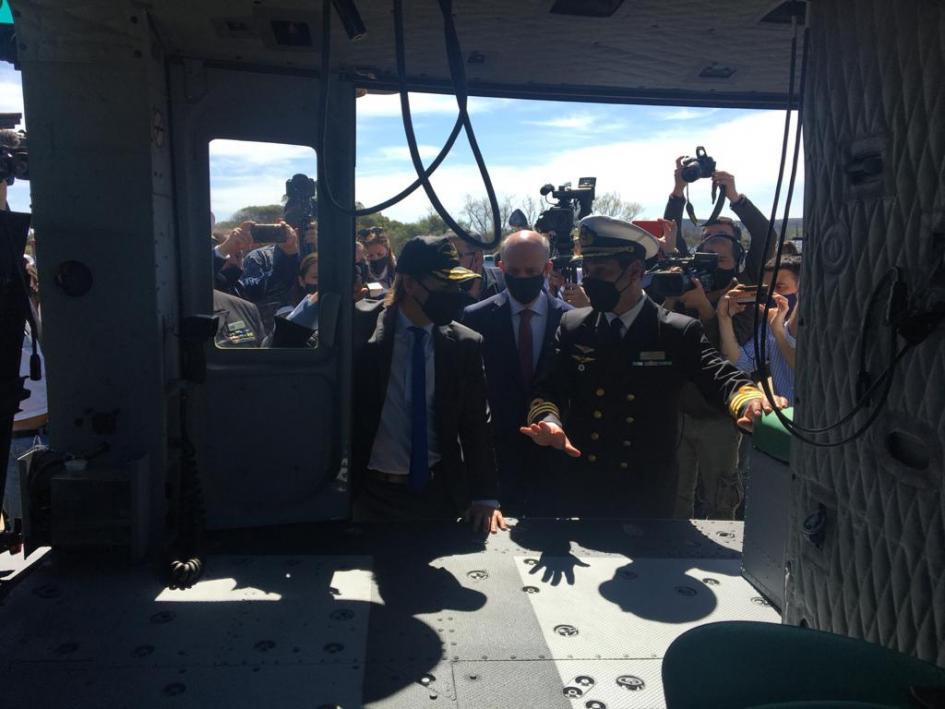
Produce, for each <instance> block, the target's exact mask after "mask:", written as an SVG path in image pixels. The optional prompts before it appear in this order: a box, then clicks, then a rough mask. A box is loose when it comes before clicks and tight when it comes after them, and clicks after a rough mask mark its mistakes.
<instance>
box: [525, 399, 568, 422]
mask: <svg viewBox="0 0 945 709" xmlns="http://www.w3.org/2000/svg"><path fill="white" fill-rule="evenodd" d="M549 414H551V415H552V416H554V417H556V418H559V419H560V418H561V412H560V411H559V409H558V407H557V406H555V405H554V404H552V403H551V402H550V401H545V400H544V399H535V400H534V401H532V403H531V406H530V407H529V409H528V419H527V422H528V423H529V424H533V423H535V422H536V421H540V420H541V419H543V418H545V416H548V415H549Z"/></svg>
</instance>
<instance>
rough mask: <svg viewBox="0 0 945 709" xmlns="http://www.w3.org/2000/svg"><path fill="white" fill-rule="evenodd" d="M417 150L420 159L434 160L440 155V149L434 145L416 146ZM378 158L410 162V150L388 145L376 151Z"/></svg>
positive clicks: (403, 146)
mask: <svg viewBox="0 0 945 709" xmlns="http://www.w3.org/2000/svg"><path fill="white" fill-rule="evenodd" d="M417 150H418V151H419V152H420V157H421V158H424V159H426V158H435V157H436V156H437V155H439V154H440V150H441V148H440V147H438V146H436V145H418V146H417ZM377 154H378V157H379V158H380V159H382V160H410V150H409V149H408V148H407V146H406V145H389V146H387V147H384V148H380V149H379V150H378V151H377Z"/></svg>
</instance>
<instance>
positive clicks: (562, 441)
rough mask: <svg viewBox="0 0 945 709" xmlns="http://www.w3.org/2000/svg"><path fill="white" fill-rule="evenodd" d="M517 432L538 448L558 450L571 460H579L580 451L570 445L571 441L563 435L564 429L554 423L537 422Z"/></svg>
mask: <svg viewBox="0 0 945 709" xmlns="http://www.w3.org/2000/svg"><path fill="white" fill-rule="evenodd" d="M519 432H520V433H522V434H524V435H526V436H528V437H529V438H531V439H532V440H533V441H534V442H535V443H537V444H538V445H540V446H551V447H552V448H557V449H558V450H563V451H564V452H565V453H567V454H568V455H569V456H571V457H572V458H579V457H580V456H581V451H579V450H578V449H577V448H575V447H574V446H573V445H571V441H570V440H569V439H568V436H567V434H565V432H564V429H563V428H561V426H559V425H558V424H556V423H546V422H545V421H539V422H538V423H533V424H532V425H530V426H522V427H521V428H520V429H519Z"/></svg>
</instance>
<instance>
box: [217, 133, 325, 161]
mask: <svg viewBox="0 0 945 709" xmlns="http://www.w3.org/2000/svg"><path fill="white" fill-rule="evenodd" d="M210 160H211V165H212V164H213V161H215V160H227V161H229V160H235V161H240V162H244V163H249V164H253V165H267V166H269V165H274V164H278V163H280V162H288V161H295V160H308V161H311V162H312V166H313V167H314V165H315V151H314V150H313V149H312V148H310V147H308V146H305V145H284V144H282V143H257V142H253V141H248V140H228V139H223V138H218V139H216V140H212V141H210Z"/></svg>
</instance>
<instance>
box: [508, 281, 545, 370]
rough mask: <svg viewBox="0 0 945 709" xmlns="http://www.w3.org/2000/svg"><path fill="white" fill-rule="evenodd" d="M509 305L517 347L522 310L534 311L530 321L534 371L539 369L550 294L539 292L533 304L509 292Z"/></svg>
mask: <svg viewBox="0 0 945 709" xmlns="http://www.w3.org/2000/svg"><path fill="white" fill-rule="evenodd" d="M509 305H510V306H511V308H512V333H513V334H514V336H515V347H516V348H518V331H519V327H520V325H521V322H522V311H523V310H525V309H528V310H531V311H532V319H531V322H530V323H529V324H530V325H531V330H532V371H534V370H536V369H538V358H539V357H541V346H542V343H543V342H544V339H545V327H546V325H547V323H548V296H547V295H546V294H545V291H541V293H539V294H538V299H537V300H536V301H535V302H534V303H532V304H531V305H522V304H521V303H519V302H518V301H517V300H515V298H513V297H512V294H511V293H509Z"/></svg>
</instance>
